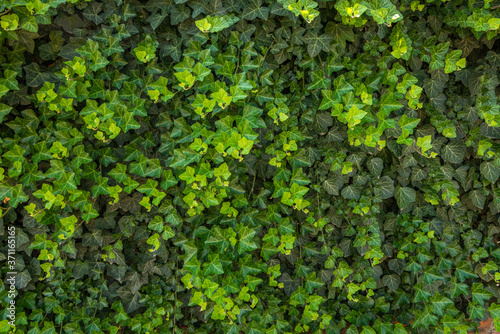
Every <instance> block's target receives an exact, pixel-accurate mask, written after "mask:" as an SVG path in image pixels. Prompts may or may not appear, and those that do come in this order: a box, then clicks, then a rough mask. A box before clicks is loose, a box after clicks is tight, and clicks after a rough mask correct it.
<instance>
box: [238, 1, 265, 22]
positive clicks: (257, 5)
mask: <svg viewBox="0 0 500 334" xmlns="http://www.w3.org/2000/svg"><path fill="white" fill-rule="evenodd" d="M242 17H243V18H244V19H245V20H249V21H252V20H255V19H256V18H257V17H258V18H260V19H262V20H267V18H268V17H269V8H267V7H263V6H262V0H249V1H248V2H247V3H246V5H245V10H244V11H243V16H242Z"/></svg>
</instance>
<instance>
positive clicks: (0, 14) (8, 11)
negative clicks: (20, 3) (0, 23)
mask: <svg viewBox="0 0 500 334" xmlns="http://www.w3.org/2000/svg"><path fill="white" fill-rule="evenodd" d="M11 10H12V8H11V9H8V10H7V11H6V12H3V13H0V16H2V15H5V14H8V13H10V11H11Z"/></svg>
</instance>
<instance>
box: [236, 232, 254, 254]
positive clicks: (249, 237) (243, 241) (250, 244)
mask: <svg viewBox="0 0 500 334" xmlns="http://www.w3.org/2000/svg"><path fill="white" fill-rule="evenodd" d="M255 233H256V231H255V230H253V229H250V228H248V227H246V226H243V227H242V228H241V230H240V231H239V236H240V239H239V243H238V254H241V253H244V252H247V251H252V250H254V249H257V244H256V243H255V242H254V240H253V236H254V235H255Z"/></svg>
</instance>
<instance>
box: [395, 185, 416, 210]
mask: <svg viewBox="0 0 500 334" xmlns="http://www.w3.org/2000/svg"><path fill="white" fill-rule="evenodd" d="M416 196H417V195H416V192H415V190H414V189H413V188H410V187H400V186H397V187H396V188H395V190H394V197H395V198H396V201H397V202H398V206H399V208H400V209H401V210H403V209H405V208H406V207H407V206H408V205H410V204H411V203H413V202H415V200H416Z"/></svg>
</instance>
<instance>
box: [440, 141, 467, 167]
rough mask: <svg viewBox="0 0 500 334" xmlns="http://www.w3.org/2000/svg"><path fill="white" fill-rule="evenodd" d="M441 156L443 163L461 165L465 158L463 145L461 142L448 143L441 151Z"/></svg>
mask: <svg viewBox="0 0 500 334" xmlns="http://www.w3.org/2000/svg"><path fill="white" fill-rule="evenodd" d="M441 156H442V157H443V159H444V160H445V161H448V162H451V163H456V164H457V163H461V162H462V161H463V159H464V156H465V144H464V143H463V141H461V140H454V141H450V142H449V143H448V144H447V145H446V146H444V147H443V148H442V149H441Z"/></svg>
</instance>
